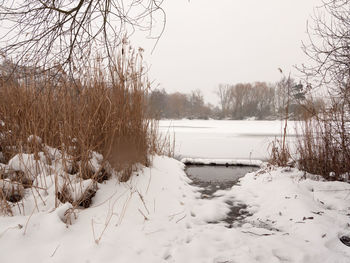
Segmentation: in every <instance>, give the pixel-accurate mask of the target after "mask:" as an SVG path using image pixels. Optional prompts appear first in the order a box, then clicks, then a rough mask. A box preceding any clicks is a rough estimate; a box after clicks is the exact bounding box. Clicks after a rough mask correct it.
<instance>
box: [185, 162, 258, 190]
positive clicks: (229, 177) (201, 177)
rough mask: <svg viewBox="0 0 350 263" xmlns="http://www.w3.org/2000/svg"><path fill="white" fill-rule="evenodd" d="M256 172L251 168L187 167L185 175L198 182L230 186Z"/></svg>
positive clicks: (254, 168) (255, 168)
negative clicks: (229, 184) (228, 184)
mask: <svg viewBox="0 0 350 263" xmlns="http://www.w3.org/2000/svg"><path fill="white" fill-rule="evenodd" d="M256 170H258V168H257V167H252V166H228V167H226V166H208V165H193V166H192V165H191V166H187V168H186V173H187V175H188V176H189V177H190V178H191V179H192V180H198V181H202V182H208V183H227V182H231V183H232V185H233V184H234V183H235V182H237V180H238V179H239V178H241V177H242V176H244V175H246V174H247V173H251V172H254V171H256Z"/></svg>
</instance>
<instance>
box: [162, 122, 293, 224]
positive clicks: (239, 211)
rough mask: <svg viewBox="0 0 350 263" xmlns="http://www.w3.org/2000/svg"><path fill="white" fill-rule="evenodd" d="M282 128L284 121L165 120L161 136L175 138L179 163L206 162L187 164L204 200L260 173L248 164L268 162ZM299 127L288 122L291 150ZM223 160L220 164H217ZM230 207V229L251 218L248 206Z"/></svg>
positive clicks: (237, 205)
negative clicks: (254, 173)
mask: <svg viewBox="0 0 350 263" xmlns="http://www.w3.org/2000/svg"><path fill="white" fill-rule="evenodd" d="M283 127H284V122H281V121H235V120H162V121H160V123H159V131H160V133H161V134H163V135H167V136H170V137H171V138H174V136H175V156H176V157H177V158H178V159H179V160H180V159H183V158H187V160H189V159H190V160H191V158H193V160H194V163H196V162H197V161H196V160H199V162H203V160H201V159H200V158H204V159H205V161H204V162H203V164H204V165H193V164H188V163H187V162H188V161H184V162H185V164H186V174H187V175H188V177H189V178H191V179H192V183H193V185H195V186H198V187H199V189H200V190H199V191H200V193H201V198H203V199H213V198H216V196H215V193H216V191H218V190H228V189H230V188H231V187H232V186H233V185H234V184H237V183H238V181H239V179H240V178H241V177H243V176H244V175H246V174H247V173H250V172H253V171H256V170H258V169H259V167H258V165H255V166H249V165H247V163H248V164H249V163H254V161H255V162H256V160H267V159H268V157H269V147H270V146H271V142H272V141H274V140H275V139H276V138H277V139H278V138H281V134H282V130H283ZM297 127H298V123H297V122H294V121H289V122H288V133H287V135H288V137H287V141H288V142H289V143H290V146H291V147H290V148H291V150H292V151H293V148H294V147H293V146H294V145H295V142H296V139H297V138H298V136H297ZM238 159H243V160H245V161H244V165H242V164H241V165H239V162H238V163H237V160H238ZM184 160H185V159H184ZM220 160H222V163H221V165H214V164H215V163H217V162H220ZM230 160H231V161H230ZM228 163H231V164H232V163H235V164H236V165H227V164H228ZM217 164H218V163H217ZM225 164H226V165H225ZM237 164H238V165H237ZM227 204H228V206H229V207H230V212H229V213H228V214H227V217H226V218H225V219H224V220H223V221H224V222H226V223H227V226H228V227H232V225H234V224H235V223H237V222H239V221H241V220H242V219H244V217H245V216H247V215H248V213H247V212H246V205H244V204H237V203H235V202H234V201H232V200H229V201H227ZM212 223H219V222H212Z"/></svg>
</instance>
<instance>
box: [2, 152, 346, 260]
mask: <svg viewBox="0 0 350 263" xmlns="http://www.w3.org/2000/svg"><path fill="white" fill-rule="evenodd" d="M24 159H26V160H31V158H29V156H28V157H25V158H24ZM97 159H98V158H97ZM12 163H13V165H15V164H16V162H14V161H12ZM18 167H19V168H21V166H20V165H19V166H18ZM45 177H46V179H47V181H50V180H51V179H50V178H51V177H52V175H45ZM190 183H191V180H190V179H189V178H188V177H187V176H186V175H185V173H184V164H183V163H181V162H178V161H176V160H174V159H170V158H168V157H160V156H154V158H153V164H152V166H151V167H142V168H141V169H140V170H139V171H137V172H135V173H134V174H133V176H132V178H131V180H130V181H128V182H126V183H120V182H118V180H117V179H116V177H115V176H114V177H112V178H111V179H110V180H108V181H105V182H104V183H102V184H97V185H98V190H97V192H96V195H95V197H94V198H93V199H92V205H91V207H90V208H87V209H81V208H74V207H72V206H71V205H70V204H69V203H65V204H61V203H58V204H59V206H58V207H57V208H56V209H55V198H54V196H55V184H54V183H52V184H48V186H47V189H45V190H44V189H40V188H38V189H36V191H30V190H29V189H27V190H26V191H27V192H26V195H25V198H24V201H23V203H21V205H20V206H19V207H21V209H22V210H23V211H24V212H23V211H22V213H19V212H18V211H16V210H15V206H14V210H15V212H16V213H15V216H13V217H6V216H3V217H0V262H21V263H22V262H77V263H79V262H152V263H153V262H208V263H209V262H216V263H219V262H266V263H271V262H305V263H306V262H307V263H309V262H315V263H317V262H332V263H334V262H339V263H340V262H344V263H345V262H350V248H349V247H347V246H345V245H343V244H342V243H341V242H340V241H339V238H340V237H341V236H342V235H344V234H347V235H348V234H349V233H350V230H349V213H350V202H349V198H350V197H349V196H350V194H349V193H350V186H349V184H347V183H344V182H324V181H322V180H320V178H319V177H317V176H311V175H309V174H305V173H304V172H301V171H299V170H297V169H294V168H275V167H272V166H267V165H264V166H263V167H262V169H261V170H259V171H257V172H254V173H250V174H247V175H246V176H244V177H243V178H242V179H241V180H240V183H239V184H238V185H235V186H233V187H232V189H229V190H219V191H217V192H216V194H215V197H214V198H212V199H200V198H199V197H200V193H199V192H198V188H197V187H195V186H192V185H191V184H190ZM88 185H89V184H88V183H87V182H86V183H84V184H83V186H84V187H88ZM39 194H40V196H41V197H39ZM228 200H230V201H232V202H235V203H244V204H246V205H247V206H248V208H247V209H248V210H249V212H250V213H251V215H250V216H248V217H247V218H246V219H245V220H244V221H243V222H241V223H240V224H238V223H237V224H235V225H234V226H233V227H232V228H227V227H226V226H227V225H226V223H223V222H222V223H216V224H213V223H212V224H209V223H208V222H214V221H219V220H223V219H224V218H225V217H226V216H227V213H228V212H229V211H230V207H229V205H228V204H227V201H228ZM22 204H23V206H22ZM23 214H24V215H23Z"/></svg>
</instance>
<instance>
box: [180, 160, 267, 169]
mask: <svg viewBox="0 0 350 263" xmlns="http://www.w3.org/2000/svg"><path fill="white" fill-rule="evenodd" d="M181 162H183V163H184V164H194V165H212V164H215V165H232V166H235V165H236V166H239V165H241V166H257V167H259V166H260V165H262V163H263V162H262V161H261V160H240V159H234V160H232V159H203V158H182V159H181Z"/></svg>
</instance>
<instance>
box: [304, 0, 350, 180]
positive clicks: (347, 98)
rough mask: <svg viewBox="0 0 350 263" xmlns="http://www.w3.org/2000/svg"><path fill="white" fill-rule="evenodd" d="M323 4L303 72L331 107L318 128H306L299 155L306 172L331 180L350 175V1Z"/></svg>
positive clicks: (311, 32)
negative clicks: (308, 59) (324, 96)
mask: <svg viewBox="0 0 350 263" xmlns="http://www.w3.org/2000/svg"><path fill="white" fill-rule="evenodd" d="M322 2H323V5H322V6H321V7H319V8H318V9H316V11H315V14H314V16H313V19H312V23H311V25H310V27H309V41H308V42H307V43H304V45H303V49H304V52H305V54H307V55H308V56H309V58H310V59H311V61H312V63H310V64H309V65H306V66H305V65H303V66H302V67H301V68H300V70H301V71H302V72H303V73H304V74H305V76H306V82H307V85H308V88H309V90H310V91H314V90H315V89H318V88H321V89H323V90H325V91H327V93H328V103H327V106H326V107H325V109H324V111H323V112H322V114H320V115H319V116H317V125H314V123H311V122H310V123H306V124H305V126H306V128H305V132H304V133H305V134H304V135H305V136H304V138H305V139H304V140H303V141H301V142H300V147H299V154H300V156H302V158H301V159H302V166H303V168H304V169H306V170H308V171H310V172H313V173H319V174H323V175H325V176H326V177H328V176H329V174H330V173H331V174H333V173H335V175H336V176H340V175H341V174H342V173H345V172H348V171H350V163H349V160H350V126H349V123H350V0H323V1H322ZM338 178H340V177H338Z"/></svg>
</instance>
